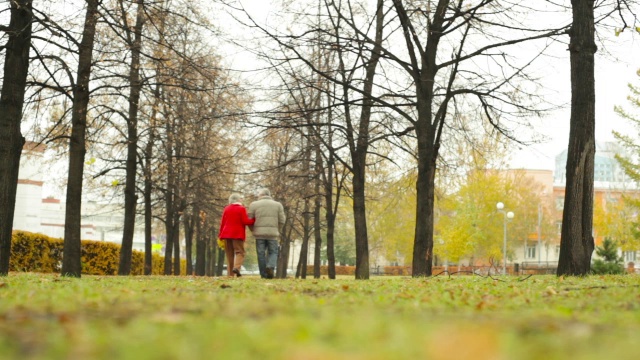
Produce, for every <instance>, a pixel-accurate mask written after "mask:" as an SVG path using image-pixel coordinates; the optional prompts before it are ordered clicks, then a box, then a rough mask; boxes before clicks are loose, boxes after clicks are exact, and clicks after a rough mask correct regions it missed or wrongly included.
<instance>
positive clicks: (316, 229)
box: [313, 148, 322, 279]
mask: <svg viewBox="0 0 640 360" xmlns="http://www.w3.org/2000/svg"><path fill="white" fill-rule="evenodd" d="M316 149H317V150H316V161H317V163H316V176H315V178H316V180H315V194H314V196H313V199H314V204H313V234H314V240H315V241H314V243H315V247H314V252H313V277H314V278H315V279H319V278H320V263H321V256H320V255H321V252H322V234H321V233H320V208H321V206H322V204H321V201H322V198H321V197H322V194H320V177H319V176H318V175H319V173H320V171H321V170H322V168H321V163H320V162H319V160H318V159H319V158H320V157H321V154H320V150H319V149H318V148H316Z"/></svg>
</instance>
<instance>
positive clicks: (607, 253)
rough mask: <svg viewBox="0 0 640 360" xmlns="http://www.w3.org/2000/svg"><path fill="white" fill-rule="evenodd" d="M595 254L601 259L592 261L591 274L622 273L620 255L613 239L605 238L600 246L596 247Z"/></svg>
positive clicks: (622, 266) (622, 267)
mask: <svg viewBox="0 0 640 360" xmlns="http://www.w3.org/2000/svg"><path fill="white" fill-rule="evenodd" d="M596 255H598V256H599V257H601V259H595V260H594V261H593V267H592V269H591V273H592V274H608V275H618V274H624V265H623V263H622V262H623V260H622V256H618V246H617V244H616V242H615V241H613V240H611V239H609V238H605V239H604V241H603V242H602V246H601V247H600V246H599V247H597V248H596Z"/></svg>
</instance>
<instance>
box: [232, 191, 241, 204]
mask: <svg viewBox="0 0 640 360" xmlns="http://www.w3.org/2000/svg"><path fill="white" fill-rule="evenodd" d="M242 198H243V197H242V194H238V193H233V194H231V196H229V204H233V203H237V202H242Z"/></svg>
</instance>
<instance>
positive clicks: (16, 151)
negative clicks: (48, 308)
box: [0, 0, 33, 276]
mask: <svg viewBox="0 0 640 360" xmlns="http://www.w3.org/2000/svg"><path fill="white" fill-rule="evenodd" d="M10 6H11V8H10V10H11V19H10V22H9V26H0V31H3V32H5V33H6V34H8V35H9V36H8V40H7V43H6V45H4V46H2V47H1V48H0V49H4V51H5V61H4V69H3V71H4V76H3V82H2V93H1V94H0V276H4V275H7V274H8V273H9V259H10V256H11V230H12V228H13V216H14V210H15V202H16V190H17V186H18V170H19V168H20V155H21V154H22V147H23V145H24V143H25V139H24V137H23V136H22V133H21V131H20V123H21V121H22V107H23V104H24V97H25V87H26V80H27V73H28V70H29V49H30V47H31V28H32V19H33V13H32V1H31V0H16V1H11V5H10Z"/></svg>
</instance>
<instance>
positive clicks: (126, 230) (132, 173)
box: [118, 0, 145, 275]
mask: <svg viewBox="0 0 640 360" xmlns="http://www.w3.org/2000/svg"><path fill="white" fill-rule="evenodd" d="M137 6H138V7H137V10H136V23H135V26H134V27H133V38H132V36H131V32H130V31H129V30H128V33H127V39H128V42H129V44H130V46H131V64H130V67H129V114H128V117H127V160H126V175H125V176H126V178H125V185H124V227H123V230H122V245H121V246H120V264H119V266H118V275H129V274H131V254H132V251H133V234H134V230H135V225H136V206H137V204H138V196H137V195H136V177H137V176H136V175H137V173H138V167H137V165H138V105H139V103H140V91H141V89H142V81H141V80H140V53H141V51H142V27H143V26H144V20H145V14H144V0H137ZM126 15H127V14H126V13H123V14H122V16H123V20H124V23H125V24H127V21H126ZM127 28H128V26H127Z"/></svg>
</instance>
